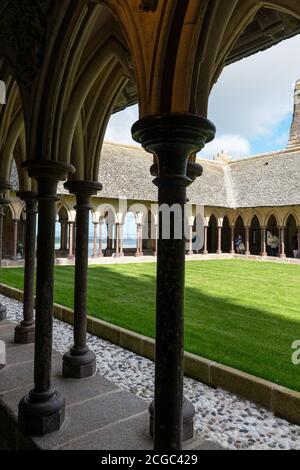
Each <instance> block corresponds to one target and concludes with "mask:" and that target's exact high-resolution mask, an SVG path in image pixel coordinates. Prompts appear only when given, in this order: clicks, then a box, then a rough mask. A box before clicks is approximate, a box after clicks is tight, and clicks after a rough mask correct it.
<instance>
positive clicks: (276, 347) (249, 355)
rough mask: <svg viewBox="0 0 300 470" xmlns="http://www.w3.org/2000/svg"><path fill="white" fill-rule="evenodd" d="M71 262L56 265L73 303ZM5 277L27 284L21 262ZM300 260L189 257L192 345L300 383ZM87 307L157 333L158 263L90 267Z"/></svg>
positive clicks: (61, 294) (61, 299)
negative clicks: (297, 357) (298, 354)
mask: <svg viewBox="0 0 300 470" xmlns="http://www.w3.org/2000/svg"><path fill="white" fill-rule="evenodd" d="M73 275H74V268H73V267H57V268H56V270H55V278H56V287H55V301H56V302H57V303H60V304H63V305H65V306H67V307H71V308H72V306H73ZM0 282H3V283H5V284H9V285H11V286H13V287H16V288H21V289H22V285H23V270H22V269H2V270H1V272H0ZM299 286H300V266H297V265H287V264H284V265H282V264H276V263H259V262H249V261H243V260H220V261H202V262H189V263H187V268H186V313H185V319H186V321H185V324H186V339H185V341H186V343H185V344H186V348H185V349H186V350H187V351H190V352H192V353H194V354H198V355H200V356H203V357H206V358H209V359H212V360H215V361H218V362H221V363H223V364H226V365H229V366H232V367H235V368H238V369H240V370H242V371H245V372H249V373H251V374H254V375H257V376H259V377H262V378H265V379H268V380H271V381H273V382H276V383H280V384H281V385H285V386H287V387H290V388H292V389H294V390H298V391H300V366H294V365H293V364H292V361H291V357H292V353H293V350H292V349H291V345H292V343H293V342H294V341H295V340H300V312H299V309H300V288H299ZM88 309H89V313H90V314H91V315H92V316H94V317H97V318H101V319H103V320H106V321H108V322H111V323H114V324H117V325H120V326H122V327H125V328H128V329H131V330H133V331H136V332H138V333H142V334H143V335H146V336H151V337H154V328H155V320H154V312H155V265H154V264H127V265H105V266H97V267H90V269H89V302H88Z"/></svg>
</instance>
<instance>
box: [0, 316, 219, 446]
mask: <svg viewBox="0 0 300 470" xmlns="http://www.w3.org/2000/svg"><path fill="white" fill-rule="evenodd" d="M13 332H14V327H13V326H12V325H10V324H7V323H6V324H3V323H2V322H1V328H0V340H2V341H3V340H4V341H6V342H7V346H8V347H9V349H8V352H7V359H8V362H7V366H6V367H5V368H4V369H2V370H1V371H0V421H1V423H0V449H1V448H6V447H7V443H5V442H1V435H2V436H6V435H9V443H10V448H13V449H24V448H26V449H44V450H48V449H58V448H61V449H76V450H88V449H97V450H106V449H112V450H117V449H122V450H138V449H141V450H150V449H152V446H153V444H152V440H151V439H150V438H149V434H148V432H149V415H148V404H147V402H146V401H144V400H142V399H141V398H139V397H137V396H136V395H134V394H132V393H130V392H127V391H123V390H122V389H120V388H119V387H118V386H116V385H114V384H113V383H112V382H110V381H109V380H107V379H105V378H104V377H102V376H100V375H98V374H97V375H95V376H94V377H91V378H89V379H84V380H75V379H64V378H62V376H61V371H62V355H61V354H59V353H57V352H55V351H54V352H53V383H54V384H55V386H56V388H57V390H58V391H59V392H61V393H62V395H63V396H64V397H65V398H66V420H65V422H64V424H63V426H62V428H61V430H60V431H58V432H56V433H53V434H50V435H48V436H44V437H42V438H32V439H24V437H23V436H21V435H20V432H19V431H18V429H17V410H18V403H19V401H20V399H21V398H22V397H23V396H24V395H25V394H26V393H27V392H28V391H29V390H30V389H31V388H32V386H33V365H34V363H33V355H34V347H33V345H32V344H31V345H16V344H14V343H13ZM190 445H191V446H192V448H193V449H195V448H197V449H198V448H200V447H199V446H203V447H202V448H207V449H208V448H211V446H213V444H211V443H205V442H203V441H193V442H192V443H190ZM195 446H196V447H195Z"/></svg>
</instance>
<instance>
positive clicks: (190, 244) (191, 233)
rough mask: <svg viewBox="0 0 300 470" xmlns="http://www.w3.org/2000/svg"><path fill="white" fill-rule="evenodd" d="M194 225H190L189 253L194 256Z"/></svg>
mask: <svg viewBox="0 0 300 470" xmlns="http://www.w3.org/2000/svg"><path fill="white" fill-rule="evenodd" d="M193 227H194V226H193V225H190V226H189V251H188V254H189V256H192V255H193V254H194V252H193Z"/></svg>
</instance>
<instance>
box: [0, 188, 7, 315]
mask: <svg viewBox="0 0 300 470" xmlns="http://www.w3.org/2000/svg"><path fill="white" fill-rule="evenodd" d="M3 189H4V187H3V186H1V185H0V192H2V190H3ZM8 203H9V201H8V200H7V199H4V198H3V197H1V196H0V268H1V264H2V244H3V219H4V210H3V206H5V205H7V204H8ZM6 313H7V310H6V307H5V305H3V304H2V303H0V321H3V320H5V319H6Z"/></svg>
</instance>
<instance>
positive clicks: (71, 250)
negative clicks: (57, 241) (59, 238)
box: [68, 222, 75, 260]
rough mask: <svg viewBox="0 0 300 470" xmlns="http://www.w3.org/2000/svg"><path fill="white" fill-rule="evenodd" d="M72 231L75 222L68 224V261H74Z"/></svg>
mask: <svg viewBox="0 0 300 470" xmlns="http://www.w3.org/2000/svg"><path fill="white" fill-rule="evenodd" d="M74 231H75V222H69V254H68V259H71V260H72V259H74Z"/></svg>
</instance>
